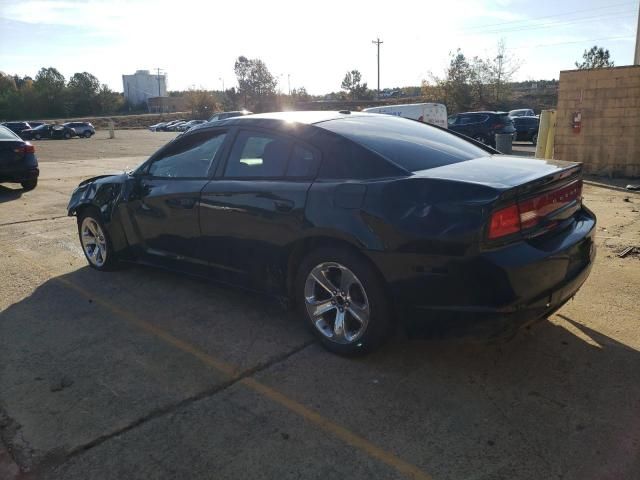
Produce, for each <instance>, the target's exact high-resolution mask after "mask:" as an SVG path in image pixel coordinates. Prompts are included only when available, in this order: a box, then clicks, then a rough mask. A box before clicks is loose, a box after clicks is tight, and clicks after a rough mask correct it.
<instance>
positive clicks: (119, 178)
mask: <svg viewBox="0 0 640 480" xmlns="http://www.w3.org/2000/svg"><path fill="white" fill-rule="evenodd" d="M128 177H129V175H128V174H127V173H118V174H115V175H98V176H96V177H91V178H87V179H86V180H83V181H82V182H80V183H79V184H78V186H79V187H82V186H84V185H88V184H90V183H124V182H125V180H126V179H127V178H128Z"/></svg>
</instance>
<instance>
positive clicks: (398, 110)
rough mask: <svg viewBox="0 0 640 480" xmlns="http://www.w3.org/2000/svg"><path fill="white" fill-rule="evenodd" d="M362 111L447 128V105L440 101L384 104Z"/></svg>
mask: <svg viewBox="0 0 640 480" xmlns="http://www.w3.org/2000/svg"><path fill="white" fill-rule="evenodd" d="M363 112H367V113H383V114H385V115H395V116H396V117H404V118H411V119H412V120H418V121H419V122H424V123H430V124H432V125H437V126H438V127H442V128H447V107H445V106H444V105H443V104H441V103H409V104H406V105H385V106H384V107H371V108H365V109H364V110H363Z"/></svg>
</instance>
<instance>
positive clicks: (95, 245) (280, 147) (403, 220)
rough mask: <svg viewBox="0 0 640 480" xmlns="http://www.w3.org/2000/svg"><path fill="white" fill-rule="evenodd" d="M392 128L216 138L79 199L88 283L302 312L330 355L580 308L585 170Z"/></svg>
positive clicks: (355, 116)
mask: <svg viewBox="0 0 640 480" xmlns="http://www.w3.org/2000/svg"><path fill="white" fill-rule="evenodd" d="M492 152H494V151H493V150H492V149H490V148H488V147H484V146H482V145H480V144H476V143H474V142H470V141H468V140H466V139H464V138H462V137H460V136H458V135H456V134H453V133H449V132H448V131H447V130H445V129H440V128H437V127H433V126H430V125H427V124H424V123H421V122H416V121H413V120H409V119H404V118H399V117H394V116H391V115H379V114H366V113H350V112H320V111H318V112H285V113H271V114H260V115H251V116H241V117H236V118H231V119H227V120H221V121H218V122H215V123H207V124H204V125H201V126H199V127H197V128H194V129H192V130H190V131H188V132H186V133H185V134H184V135H182V136H179V137H177V138H176V139H175V140H173V141H171V142H170V143H168V144H167V145H166V146H164V147H163V148H161V149H160V150H159V151H158V152H156V153H155V154H153V155H152V156H151V157H150V158H149V159H148V160H147V161H145V162H144V163H143V164H142V165H140V166H139V167H138V168H137V169H136V170H135V171H133V172H129V173H122V174H118V175H102V176H99V177H94V178H91V179H88V180H85V181H83V182H82V183H80V185H79V186H78V187H77V188H76V189H75V190H74V192H73V193H72V195H71V199H70V201H69V204H68V214H69V215H75V216H77V225H78V233H79V240H80V243H81V246H82V248H83V251H84V253H85V256H86V258H87V260H88V262H89V264H90V266H91V267H93V268H95V269H98V270H109V269H112V268H115V267H116V266H117V265H118V261H121V260H122V261H131V262H141V263H145V264H152V265H156V266H159V267H162V268H166V269H171V270H178V271H182V272H186V273H190V274H193V275H199V276H203V277H207V278H210V279H213V280H216V281H220V282H223V283H225V284H233V285H238V286H241V287H243V288H246V289H250V290H253V291H256V290H259V291H263V292H266V293H268V294H272V295H275V296H279V297H284V298H287V299H290V301H291V302H292V304H294V305H297V306H298V307H299V312H300V316H301V319H302V320H304V322H305V323H306V324H307V325H308V326H309V328H310V329H311V330H312V331H313V332H314V334H315V335H316V336H317V337H318V339H319V340H320V341H321V342H322V343H323V345H324V346H325V347H326V348H328V349H330V350H331V351H333V352H336V353H340V354H358V353H364V352H367V351H370V350H372V349H374V348H375V347H377V346H378V345H380V344H381V343H382V342H383V341H384V340H385V339H386V338H388V337H389V335H390V332H391V330H392V327H393V325H394V323H395V322H396V321H397V320H399V319H402V320H403V321H406V322H409V325H416V324H417V325H423V326H431V325H445V328H450V329H453V330H454V331H456V330H457V331H460V330H463V331H465V332H467V333H468V332H473V333H475V334H478V333H480V332H482V334H483V335H493V334H497V333H499V332H504V331H505V330H508V331H513V330H514V329H516V328H517V327H519V326H522V325H524V324H528V323H531V322H534V321H536V320H538V319H541V318H545V317H546V316H548V315H550V314H551V313H552V312H554V311H555V310H557V309H558V308H560V307H561V306H562V305H563V304H564V303H565V302H566V301H568V300H569V299H570V298H572V297H573V296H574V294H575V293H576V291H577V290H578V289H579V288H580V286H581V285H582V283H583V282H584V280H585V279H586V278H587V276H588V274H589V271H590V268H591V265H592V261H593V258H594V255H595V244H594V241H593V238H594V232H595V225H596V219H595V217H594V215H593V213H592V212H591V211H590V210H588V209H587V208H586V207H584V205H583V204H582V195H581V189H582V166H581V165H580V164H578V163H571V162H562V161H554V160H538V159H531V158H523V157H510V156H506V155H500V154H493V153H492Z"/></svg>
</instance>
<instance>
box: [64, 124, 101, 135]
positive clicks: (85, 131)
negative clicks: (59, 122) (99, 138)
mask: <svg viewBox="0 0 640 480" xmlns="http://www.w3.org/2000/svg"><path fill="white" fill-rule="evenodd" d="M63 125H64V126H65V127H69V128H73V130H74V131H75V132H76V134H77V135H78V136H79V137H84V138H91V137H92V136H93V135H95V134H96V129H95V128H94V127H93V125H92V124H91V123H90V122H67V123H63Z"/></svg>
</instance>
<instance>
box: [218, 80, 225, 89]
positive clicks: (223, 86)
mask: <svg viewBox="0 0 640 480" xmlns="http://www.w3.org/2000/svg"><path fill="white" fill-rule="evenodd" d="M218 80H220V81H221V82H222V93H224V78H222V77H218Z"/></svg>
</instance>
